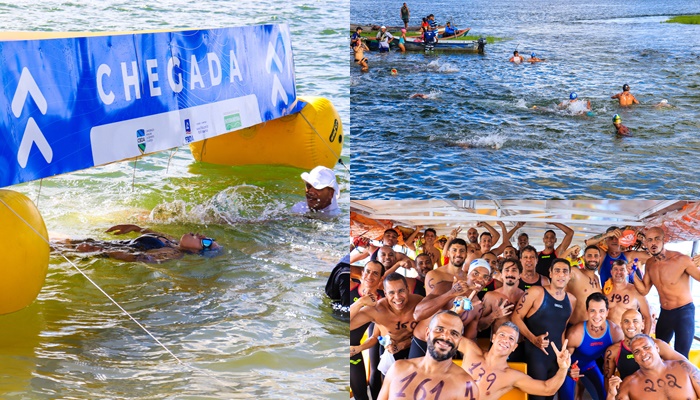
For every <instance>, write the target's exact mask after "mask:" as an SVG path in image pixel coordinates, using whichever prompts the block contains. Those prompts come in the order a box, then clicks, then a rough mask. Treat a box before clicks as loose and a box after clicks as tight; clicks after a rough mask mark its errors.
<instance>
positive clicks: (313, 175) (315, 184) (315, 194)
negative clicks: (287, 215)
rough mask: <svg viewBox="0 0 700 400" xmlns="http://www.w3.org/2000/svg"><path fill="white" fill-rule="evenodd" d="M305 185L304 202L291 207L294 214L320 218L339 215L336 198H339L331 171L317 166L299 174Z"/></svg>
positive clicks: (338, 191) (336, 183)
mask: <svg viewBox="0 0 700 400" xmlns="http://www.w3.org/2000/svg"><path fill="white" fill-rule="evenodd" d="M301 179H303V180H304V183H305V184H306V201H301V202H299V203H297V204H295V205H294V206H293V207H292V212H293V213H295V214H307V215H309V216H318V217H322V218H330V217H336V216H338V215H340V209H339V208H338V203H337V201H336V199H337V198H339V197H340V190H339V189H338V182H336V180H335V173H334V172H333V170H332V169H330V168H326V167H323V166H318V167H316V168H314V169H312V170H311V171H310V172H304V173H302V174H301Z"/></svg>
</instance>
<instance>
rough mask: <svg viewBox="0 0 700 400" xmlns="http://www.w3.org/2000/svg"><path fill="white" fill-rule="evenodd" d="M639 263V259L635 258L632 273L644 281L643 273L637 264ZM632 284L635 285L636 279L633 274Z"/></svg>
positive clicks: (631, 277)
mask: <svg viewBox="0 0 700 400" xmlns="http://www.w3.org/2000/svg"><path fill="white" fill-rule="evenodd" d="M638 262H639V259H638V258H635V259H634V261H632V273H634V274H637V278H639V279H640V280H641V279H642V271H641V270H640V269H639V268H638V266H637V263H638ZM630 282H632V283H634V277H633V276H632V274H630Z"/></svg>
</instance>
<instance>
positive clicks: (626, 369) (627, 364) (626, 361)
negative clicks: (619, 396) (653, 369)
mask: <svg viewBox="0 0 700 400" xmlns="http://www.w3.org/2000/svg"><path fill="white" fill-rule="evenodd" d="M615 365H617V370H618V371H619V372H620V379H625V378H627V377H628V376H630V375H632V374H633V373H635V372H637V371H638V370H639V364H637V362H636V361H634V357H633V356H632V350H630V349H629V348H627V346H626V345H625V341H624V340H623V341H622V342H621V343H620V351H619V352H618V353H617V359H616V360H615Z"/></svg>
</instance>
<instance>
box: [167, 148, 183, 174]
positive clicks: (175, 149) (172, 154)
mask: <svg viewBox="0 0 700 400" xmlns="http://www.w3.org/2000/svg"><path fill="white" fill-rule="evenodd" d="M179 149H180V148H179V147H175V148H173V149H171V150H170V157H168V165H166V166H165V174H166V175H167V174H168V170H169V169H170V160H172V159H173V156H174V155H175V153H177V151H178V150H179Z"/></svg>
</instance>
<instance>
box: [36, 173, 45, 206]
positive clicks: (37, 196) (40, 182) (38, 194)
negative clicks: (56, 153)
mask: <svg viewBox="0 0 700 400" xmlns="http://www.w3.org/2000/svg"><path fill="white" fill-rule="evenodd" d="M43 183H44V178H41V179H39V192H37V194H36V208H39V198H40V197H41V186H42V185H43Z"/></svg>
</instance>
